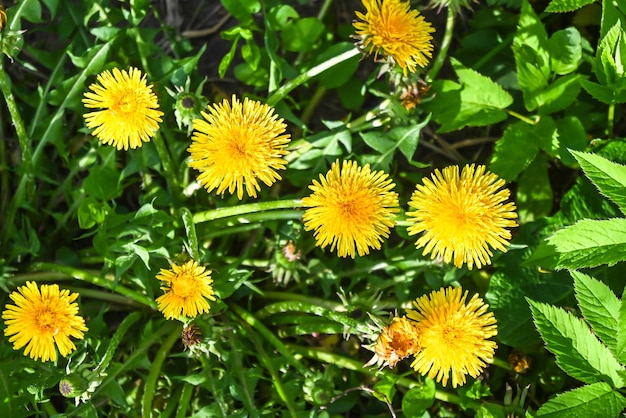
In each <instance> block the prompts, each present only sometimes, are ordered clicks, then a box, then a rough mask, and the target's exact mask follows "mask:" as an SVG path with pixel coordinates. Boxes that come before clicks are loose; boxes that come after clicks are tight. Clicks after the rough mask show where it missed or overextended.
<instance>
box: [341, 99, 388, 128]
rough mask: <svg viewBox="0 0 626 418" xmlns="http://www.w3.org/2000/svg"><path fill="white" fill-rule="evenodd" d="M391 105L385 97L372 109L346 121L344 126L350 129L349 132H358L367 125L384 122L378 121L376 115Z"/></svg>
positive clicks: (375, 125) (373, 125)
mask: <svg viewBox="0 0 626 418" xmlns="http://www.w3.org/2000/svg"><path fill="white" fill-rule="evenodd" d="M390 105H391V100H389V99H385V100H383V101H382V102H380V103H379V104H378V106H376V107H375V108H374V109H372V110H370V111H368V112H366V113H365V114H363V115H361V116H359V117H358V118H356V119H354V120H352V121H350V122H348V123H346V128H347V129H349V130H350V132H358V131H360V130H363V129H365V128H368V127H370V126H371V127H374V128H375V127H378V126H381V125H383V124H384V123H385V121H380V120H379V119H378V117H379V116H380V115H381V114H382V113H383V111H384V110H385V109H387V108H388V107H389V106H390Z"/></svg>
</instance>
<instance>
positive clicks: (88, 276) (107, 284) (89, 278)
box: [32, 263, 157, 310]
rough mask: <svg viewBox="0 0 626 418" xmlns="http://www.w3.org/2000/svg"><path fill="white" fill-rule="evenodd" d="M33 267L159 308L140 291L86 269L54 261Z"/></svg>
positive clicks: (35, 264) (36, 269) (33, 266)
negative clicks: (61, 274)
mask: <svg viewBox="0 0 626 418" xmlns="http://www.w3.org/2000/svg"><path fill="white" fill-rule="evenodd" d="M32 269H33V270H35V271H41V270H49V271H53V272H58V273H63V274H65V275H66V276H69V277H73V278H75V279H78V280H82V281H85V282H87V283H91V284H93V285H96V286H100V287H104V288H105V289H109V290H110V291H112V292H114V293H119V294H120V295H123V296H126V297H128V298H130V299H132V300H134V301H136V302H139V303H141V304H142V305H145V306H147V307H149V308H152V309H154V310H156V309H157V304H156V302H155V301H154V300H152V299H151V298H149V297H147V296H145V295H143V294H141V293H139V292H135V291H134V290H131V289H128V288H126V287H124V286H121V285H119V284H117V283H115V281H114V280H109V279H105V278H102V277H101V276H99V275H96V274H92V273H88V272H86V271H84V270H79V269H77V268H74V267H70V266H62V265H60V264H54V263H34V264H33V265H32Z"/></svg>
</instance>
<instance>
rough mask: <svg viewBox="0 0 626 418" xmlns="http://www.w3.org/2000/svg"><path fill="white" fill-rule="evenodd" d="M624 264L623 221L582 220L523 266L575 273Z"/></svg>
mask: <svg viewBox="0 0 626 418" xmlns="http://www.w3.org/2000/svg"><path fill="white" fill-rule="evenodd" d="M624 260H626V219H622V218H616V219H608V220H591V219H584V220H581V221H579V222H577V223H575V224H574V225H571V226H569V227H567V228H563V229H561V230H560V231H557V232H556V233H555V234H554V235H553V236H552V237H550V238H549V239H548V240H547V241H546V242H544V243H543V244H541V245H540V246H539V247H538V248H537V250H535V252H534V253H533V255H532V256H531V257H530V258H529V259H528V260H527V261H526V264H533V265H539V266H542V267H544V268H550V269H563V268H567V269H570V270H577V269H581V268H586V267H596V266H599V265H602V264H608V265H609V266H612V265H613V264H615V263H617V262H619V261H624Z"/></svg>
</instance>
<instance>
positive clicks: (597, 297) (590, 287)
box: [571, 271, 620, 354]
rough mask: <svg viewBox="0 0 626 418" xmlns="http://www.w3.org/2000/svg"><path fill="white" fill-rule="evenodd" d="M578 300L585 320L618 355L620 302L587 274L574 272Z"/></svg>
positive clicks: (599, 282) (603, 285)
mask: <svg viewBox="0 0 626 418" xmlns="http://www.w3.org/2000/svg"><path fill="white" fill-rule="evenodd" d="M571 274H572V277H573V278H574V290H575V292H576V300H578V306H579V307H580V311H581V312H582V314H583V317H584V318H585V320H586V321H587V322H588V323H589V325H591V328H592V329H593V331H594V332H595V333H596V335H597V336H598V337H600V339H601V340H602V342H604V344H606V346H607V347H609V349H610V350H611V352H613V353H614V354H615V353H616V349H617V330H618V328H619V310H620V301H619V299H618V298H617V296H615V294H614V293H613V292H612V291H611V289H610V288H609V287H608V286H607V285H606V284H604V283H602V282H601V281H599V280H596V279H594V278H592V277H589V276H587V275H586V274H583V273H580V272H577V271H572V272H571Z"/></svg>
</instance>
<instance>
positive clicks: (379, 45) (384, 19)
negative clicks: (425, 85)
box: [353, 0, 435, 75]
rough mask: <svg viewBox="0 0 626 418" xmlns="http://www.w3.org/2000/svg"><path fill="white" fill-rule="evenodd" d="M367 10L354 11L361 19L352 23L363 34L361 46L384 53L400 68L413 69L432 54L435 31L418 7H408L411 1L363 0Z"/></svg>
mask: <svg viewBox="0 0 626 418" xmlns="http://www.w3.org/2000/svg"><path fill="white" fill-rule="evenodd" d="M363 5H364V6H365V10H366V13H365V14H363V13H361V12H358V11H357V12H356V16H357V17H358V18H359V19H360V20H362V22H360V21H356V22H354V23H353V25H354V27H355V29H356V33H357V34H358V35H360V36H361V38H362V41H361V43H362V45H363V49H365V50H367V52H368V53H370V54H371V53H374V59H377V58H378V54H384V55H387V56H389V57H391V58H393V60H394V61H395V62H396V63H397V64H398V65H399V66H400V68H402V70H403V71H404V75H406V74H407V70H408V71H410V72H412V73H414V72H416V70H417V67H416V66H417V65H419V66H420V67H425V66H426V65H427V64H428V61H429V59H430V58H431V57H432V50H433V45H432V43H431V41H432V39H433V37H432V35H431V33H433V32H434V31H435V29H434V28H433V27H432V25H431V24H430V23H429V22H426V21H425V20H424V16H421V15H420V13H419V12H418V11H417V10H411V6H410V2H408V1H401V0H385V1H381V0H363Z"/></svg>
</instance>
